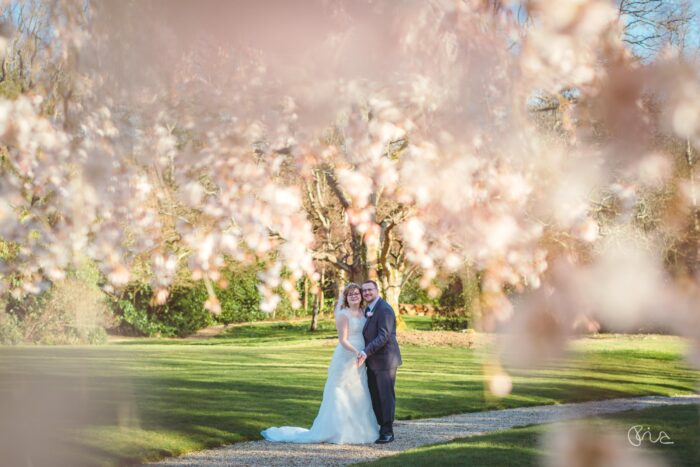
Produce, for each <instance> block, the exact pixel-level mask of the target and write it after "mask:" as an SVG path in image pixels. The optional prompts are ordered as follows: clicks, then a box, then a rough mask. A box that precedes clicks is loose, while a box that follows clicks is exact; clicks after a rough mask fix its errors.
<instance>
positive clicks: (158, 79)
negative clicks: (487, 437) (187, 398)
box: [0, 0, 700, 364]
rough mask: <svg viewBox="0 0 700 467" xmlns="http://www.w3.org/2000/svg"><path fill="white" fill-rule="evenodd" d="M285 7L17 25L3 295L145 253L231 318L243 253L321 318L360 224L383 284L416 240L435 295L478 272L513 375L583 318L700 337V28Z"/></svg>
mask: <svg viewBox="0 0 700 467" xmlns="http://www.w3.org/2000/svg"><path fill="white" fill-rule="evenodd" d="M262 5H263V6H260V4H259V3H258V2H256V3H255V4H253V2H250V4H246V3H243V2H235V3H229V2H216V1H205V2H197V3H196V5H195V4H194V3H193V2H185V1H158V0H152V1H145V2H135V3H134V2H106V1H105V2H101V1H88V2H84V1H77V0H76V1H62V2H58V1H56V2H49V1H47V2H11V3H9V4H7V5H6V6H5V13H4V16H3V18H4V20H5V23H4V27H3V30H2V33H3V34H4V36H3V39H2V41H1V42H2V44H1V45H2V46H3V51H4V56H5V59H4V62H3V70H2V72H3V80H4V81H5V82H9V81H10V78H11V77H12V76H14V77H15V78H17V79H19V81H18V82H21V83H22V85H21V86H22V88H21V89H19V90H18V91H17V92H14V93H13V92H11V90H9V88H3V97H2V98H1V99H0V144H2V165H1V167H0V171H1V172H2V176H1V178H0V238H1V239H2V240H3V241H4V242H5V243H6V248H7V249H8V251H10V253H9V254H8V255H6V257H5V259H4V260H2V261H1V262H0V267H1V269H0V274H1V275H2V281H1V282H0V283H1V284H2V286H1V287H2V290H3V291H4V292H10V293H13V294H17V295H21V294H24V293H35V292H37V291H39V290H41V289H42V288H44V287H46V286H47V284H48V283H49V282H50V281H56V280H60V279H61V278H62V277H63V274H64V271H65V270H66V268H68V267H70V265H71V264H72V262H73V261H74V259H75V258H76V256H77V255H88V256H90V257H91V258H93V259H95V260H96V261H97V263H98V264H99V266H100V267H101V269H102V271H103V273H104V274H105V276H106V277H107V279H108V280H109V282H110V284H111V287H121V286H124V285H125V284H127V283H128V282H129V281H130V280H131V278H132V269H133V264H134V260H135V259H137V258H140V259H146V260H147V261H146V262H147V263H148V264H149V268H150V280H151V283H152V286H153V288H154V290H155V300H156V301H160V302H162V301H164V300H166V299H167V296H168V288H169V286H170V284H171V283H172V281H173V278H174V277H175V273H176V271H177V270H178V269H179V268H182V267H185V266H186V267H187V268H189V270H190V271H191V273H192V275H193V277H194V278H195V279H202V280H204V281H205V284H206V285H207V288H208V290H209V291H210V293H211V296H210V298H209V300H208V301H207V307H208V308H209V309H210V310H212V311H217V309H218V307H219V305H218V302H217V300H216V297H215V295H214V289H213V286H212V284H213V283H216V282H219V281H220V280H222V279H221V269H222V267H223V265H224V264H225V261H226V258H231V259H233V260H235V261H240V262H255V261H261V262H264V263H265V264H266V265H267V268H266V270H265V272H264V273H263V274H262V275H261V279H262V285H261V293H262V294H263V296H264V300H263V307H264V308H265V309H268V310H269V309H273V308H274V307H275V306H276V304H277V301H278V300H279V298H278V296H277V293H276V291H278V290H283V291H284V292H285V293H287V294H288V295H289V297H290V299H291V300H292V304H293V305H297V306H298V302H299V299H298V297H297V291H296V287H295V283H296V281H297V280H299V279H300V278H302V277H303V276H308V277H315V274H316V272H315V269H314V261H318V260H325V261H335V262H336V263H338V264H340V260H339V258H338V257H331V256H332V253H333V251H332V250H333V249H334V248H340V247H338V246H337V245H338V243H337V242H336V240H334V239H335V237H333V235H338V232H334V231H333V228H335V227H338V225H336V224H331V223H332V222H338V223H340V224H342V225H343V226H346V227H347V228H348V229H349V231H350V232H351V234H350V236H348V237H347V239H346V240H348V239H349V240H348V241H356V242H359V243H358V244H359V245H361V246H362V248H364V250H363V251H364V252H365V253H367V252H368V253H367V254H369V256H370V259H369V260H368V261H367V263H366V267H365V269H363V270H361V271H360V275H362V274H366V273H367V269H368V268H369V269H370V270H371V269H372V268H373V267H377V264H378V263H377V258H379V257H381V254H382V253H384V254H386V253H387V251H388V248H394V246H392V245H395V244H392V243H391V241H396V239H397V238H398V239H400V242H401V244H400V248H401V255H402V256H401V257H400V258H401V261H405V262H406V263H407V264H410V265H411V267H415V268H417V270H419V271H420V273H421V277H422V285H423V286H425V287H426V288H429V287H430V286H431V283H432V281H433V280H434V279H435V278H437V277H439V276H440V275H442V274H447V273H450V272H454V271H458V270H460V269H461V268H464V267H465V265H469V267H473V268H475V269H476V270H478V271H480V272H481V277H482V284H481V292H482V302H483V309H484V316H483V321H482V326H483V327H484V328H485V329H487V330H488V329H494V328H495V326H496V325H497V324H498V323H500V322H509V323H510V325H511V326H513V327H514V329H515V331H516V332H514V333H513V334H512V336H513V337H512V338H511V339H510V340H509V341H507V344H508V345H509V346H510V347H508V346H507V347H506V349H507V348H515V349H518V350H519V353H518V354H517V358H516V356H515V355H511V357H512V358H511V360H510V361H511V362H512V363H516V364H521V363H522V364H529V363H533V362H537V361H539V359H541V358H543V357H546V356H549V355H551V354H553V353H555V352H556V351H557V350H559V349H561V348H562V342H563V339H564V338H565V337H566V336H567V335H569V334H570V330H571V327H572V326H571V325H572V323H573V322H575V321H576V319H577V317H578V316H579V315H580V314H581V313H584V314H587V315H590V316H593V317H594V318H595V319H597V320H598V321H600V322H602V323H604V324H605V325H606V326H609V327H611V328H618V329H634V328H635V327H638V326H639V325H640V323H648V322H660V323H663V324H664V325H666V326H669V327H670V328H671V329H672V330H674V331H676V332H679V333H683V334H685V335H688V336H689V337H692V338H694V339H695V342H696V343H697V342H700V334H698V333H700V326H699V325H698V320H700V314H698V309H697V305H696V304H697V298H698V285H700V276H699V271H700V268H699V267H698V265H699V264H700V247H699V244H698V242H699V241H700V209H699V207H698V196H699V193H700V182H699V181H698V179H697V175H696V155H695V148H696V147H697V146H698V145H700V100H699V96H700V81H698V69H697V64H696V63H695V61H694V60H693V57H692V54H689V53H686V51H685V49H684V48H683V44H681V43H680V41H679V38H682V37H685V36H683V34H681V33H682V31H680V29H674V30H673V31H671V32H668V34H667V35H666V36H663V37H666V38H667V40H666V41H665V42H664V43H663V44H661V43H659V41H658V40H656V42H654V44H655V48H654V50H653V52H649V53H647V54H646V55H644V56H641V55H640V54H639V53H637V52H636V49H635V47H637V46H639V40H640V39H639V38H640V37H641V36H640V34H641V32H639V31H632V30H631V29H630V27H631V26H630V25H631V24H633V23H631V22H630V18H632V19H634V18H633V17H631V16H630V14H627V13H625V11H626V10H625V9H624V7H625V5H626V2H618V3H617V4H613V3H611V2H608V1H605V0H560V1H546V0H532V1H529V2H523V5H519V4H518V2H500V1H486V0H483V1H481V0H463V1H441V0H434V1H415V2H413V1H409V2H401V3H400V4H397V3H395V2H389V1H387V2H384V1H369V0H367V1H340V0H331V1H321V0H319V1H311V2H304V3H303V4H301V5H300V4H298V3H294V4H292V2H286V1H282V0H280V1H266V2H263V4H262ZM653 11H658V10H653ZM679 11H680V10H677V9H674V10H673V11H671V10H669V13H668V14H669V15H678V14H680V13H679ZM637 14H641V13H639V12H637ZM650 14H651V13H650ZM29 15H31V17H32V18H35V20H33V21H29V22H27V21H25V20H26V17H29ZM654 24H657V25H659V24H662V22H661V21H657V22H656V23H654ZM664 24H665V23H664ZM668 25H675V26H674V27H676V26H677V25H678V22H676V21H673V22H669V23H668ZM669 27H670V26H669ZM669 31H670V29H669ZM658 37H662V36H658ZM658 37H657V39H658ZM18 77H19V78H18ZM20 78H21V79H20ZM674 144H675V145H676V146H677V147H676V146H673V145H674ZM678 145H680V146H678ZM674 147H675V149H674ZM678 147H680V148H681V150H680V152H679V151H678ZM674 151H675V152H674ZM679 153H680V154H682V157H681V159H680V160H679V159H678V158H677V157H676V155H677V154H679ZM319 174H321V175H319ZM319 176H322V178H323V180H324V183H326V185H324V189H328V190H331V191H332V192H333V193H334V195H335V196H336V201H334V203H336V204H335V205H334V206H340V205H342V213H341V215H339V216H336V218H333V217H332V216H328V215H327V213H324V212H322V210H323V209H326V208H328V205H323V203H321V204H319V199H320V198H319V196H320V194H319V193H320V192H317V191H314V190H316V189H317V188H318V186H317V185H318V181H319ZM309 189H311V191H310V192H309V191H308V190H309ZM654 194H655V196H651V195H654ZM650 200H653V201H654V203H656V204H654V205H653V206H652V207H653V208H654V209H655V211H654V212H656V213H657V214H658V219H657V222H656V223H654V224H653V225H652V224H649V225H645V226H640V224H639V222H638V220H639V209H641V208H640V206H642V207H644V206H647V207H648V206H651V205H650V204H649V202H650ZM642 201H645V202H647V203H646V204H644V203H642ZM640 203H641V204H640ZM324 222H325V224H324ZM389 232H391V235H394V237H391V238H389V236H388V233H389ZM340 235H345V234H343V233H342V232H341V233H340ZM392 238H393V239H394V240H392ZM387 242H389V243H388V244H387ZM334 245H335V246H334ZM396 248H399V247H396ZM669 252H672V253H673V254H674V255H675V256H673V258H671V256H669ZM358 258H359V256H356V257H354V258H353V257H352V255H349V256H348V257H347V258H346V261H345V263H344V264H345V267H347V268H348V271H349V270H350V269H351V266H353V265H355V266H356V265H357V261H359V259H358ZM674 258H675V259H674ZM515 292H519V293H521V295H520V296H519V297H518V298H517V299H516V300H515V302H516V306H515V314H514V305H513V301H514V300H513V297H514V296H515V295H514V293H515ZM512 315H513V316H512ZM521 339H526V342H537V345H532V346H526V347H527V348H529V349H531V351H529V352H523V351H522V349H523V346H522V345H520V340H521ZM699 348H700V346H699V345H698V344H696V346H695V352H696V354H695V357H694V358H695V359H696V360H695V361H697V360H698V359H700V358H699V357H698V355H697V352H698V349H699ZM504 355H505V356H506V357H507V356H508V355H509V353H508V352H507V351H506V352H505V354H504Z"/></svg>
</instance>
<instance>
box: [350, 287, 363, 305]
mask: <svg viewBox="0 0 700 467" xmlns="http://www.w3.org/2000/svg"><path fill="white" fill-rule="evenodd" d="M361 301H362V293H361V292H360V290H359V289H352V290H348V305H358V304H359V303H360V302H361Z"/></svg>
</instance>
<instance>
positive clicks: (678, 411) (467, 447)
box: [355, 405, 700, 467]
mask: <svg viewBox="0 0 700 467" xmlns="http://www.w3.org/2000/svg"><path fill="white" fill-rule="evenodd" d="M572 423H573V424H574V425H578V426H583V427H588V428H591V429H593V430H594V431H595V432H598V433H600V432H602V431H608V432H610V433H612V434H615V435H617V436H619V437H620V438H621V439H620V441H619V442H621V443H623V444H622V445H621V446H620V447H621V448H630V449H639V450H641V453H642V455H644V456H646V455H647V452H648V451H650V452H654V453H656V454H659V455H661V456H663V457H664V458H665V460H666V461H667V462H668V465H674V466H675V465H678V466H680V465H684V466H686V465H687V466H697V465H700V445H699V444H698V433H700V416H699V412H698V407H697V405H679V406H669V407H654V408H649V409H644V410H640V411H629V412H621V413H616V414H612V415H606V416H604V417H600V418H590V419H583V420H576V421H574V422H572ZM635 425H642V427H643V428H642V429H643V430H645V429H647V430H648V431H649V432H650V433H652V437H653V438H652V439H654V440H657V439H658V436H659V434H660V432H661V431H664V432H665V433H666V434H667V435H668V436H669V437H670V441H671V442H673V443H674V444H672V445H670V444H667V445H664V444H661V443H656V444H654V443H650V442H649V438H648V437H647V438H646V439H645V441H643V442H642V446H640V447H632V446H631V445H628V444H627V443H628V441H627V439H626V437H627V432H628V430H629V429H630V428H631V427H632V426H635ZM561 426H562V425H561V424H545V425H531V426H527V427H522V428H513V429H509V430H503V431H499V432H495V433H491V434H488V435H482V436H474V437H470V438H463V439H459V440H455V441H451V442H449V443H444V444H434V445H430V446H423V447H420V448H417V449H412V450H409V451H406V452H404V453H401V454H399V455H396V456H391V457H388V458H383V459H381V460H379V461H375V462H369V463H362V464H355V465H357V466H358V467H359V466H365V467H369V466H376V467H379V466H382V467H392V466H395V467H406V466H412V465H441V466H457V465H479V466H482V465H483V466H489V465H494V466H501V465H518V466H536V465H541V464H542V462H543V461H545V460H549V461H551V460H552V459H551V453H550V452H548V450H547V449H545V447H544V446H543V442H542V441H543V438H544V436H545V435H547V434H548V433H550V432H555V431H557V429H558V428H559V427H561ZM667 441H669V440H667ZM600 444H602V443H600ZM645 450H648V451H645Z"/></svg>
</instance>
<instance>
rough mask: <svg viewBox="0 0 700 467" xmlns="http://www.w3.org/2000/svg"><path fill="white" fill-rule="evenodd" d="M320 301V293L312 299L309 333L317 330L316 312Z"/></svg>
mask: <svg viewBox="0 0 700 467" xmlns="http://www.w3.org/2000/svg"><path fill="white" fill-rule="evenodd" d="M320 299H321V293H320V292H319V293H317V294H316V295H315V297H314V309H313V313H312V315H311V327H310V328H309V331H310V332H316V330H317V329H318V311H319V309H320V306H319V305H320V301H321V300H320Z"/></svg>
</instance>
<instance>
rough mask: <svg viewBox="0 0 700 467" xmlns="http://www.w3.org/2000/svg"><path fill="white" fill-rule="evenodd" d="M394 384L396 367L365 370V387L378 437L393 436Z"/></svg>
mask: <svg viewBox="0 0 700 467" xmlns="http://www.w3.org/2000/svg"><path fill="white" fill-rule="evenodd" d="M395 384H396V367H394V368H388V369H386V370H373V369H371V368H369V367H368V368H367V386H369V394H370V396H371V397H372V409H373V410H374V415H375V416H376V417H377V423H379V434H380V435H391V434H394V428H393V426H392V424H393V423H394V408H395V406H396V395H395V394H394V385H395Z"/></svg>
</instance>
